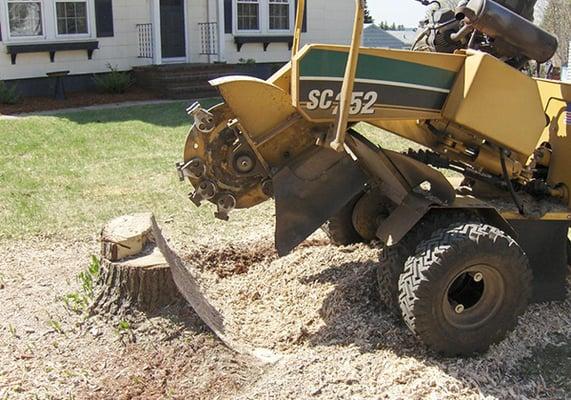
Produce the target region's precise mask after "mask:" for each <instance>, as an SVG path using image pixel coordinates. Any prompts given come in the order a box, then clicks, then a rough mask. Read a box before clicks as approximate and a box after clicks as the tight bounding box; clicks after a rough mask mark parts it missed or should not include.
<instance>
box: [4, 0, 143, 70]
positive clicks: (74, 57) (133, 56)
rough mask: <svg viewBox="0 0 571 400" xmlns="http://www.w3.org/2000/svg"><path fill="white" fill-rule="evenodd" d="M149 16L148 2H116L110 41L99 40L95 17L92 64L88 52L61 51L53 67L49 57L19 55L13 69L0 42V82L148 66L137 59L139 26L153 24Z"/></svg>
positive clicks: (44, 54) (45, 54) (32, 54)
mask: <svg viewBox="0 0 571 400" xmlns="http://www.w3.org/2000/svg"><path fill="white" fill-rule="evenodd" d="M0 3H1V2H0ZM149 14H150V6H149V0H114V1H113V23H114V37H109V38H96V33H95V23H94V21H95V19H94V18H93V17H92V18H91V22H92V28H91V30H92V39H97V40H99V50H95V52H94V53H93V59H92V60H88V59H87V52H86V51H83V50H81V51H62V52H57V53H56V55H55V62H53V63H52V62H50V56H49V53H47V52H43V53H27V54H18V57H17V59H16V64H15V65H12V64H11V59H10V55H9V54H6V43H5V42H0V80H10V79H23V78H33V77H44V76H45V74H46V73H47V72H50V71H61V70H69V71H70V73H71V74H72V75H76V74H86V73H97V72H106V71H108V68H107V64H111V65H113V66H114V67H118V68H119V69H120V70H129V69H131V68H132V67H133V66H136V65H143V64H148V63H150V60H146V59H141V58H138V38H137V28H136V25H137V24H142V23H148V22H150V20H151V19H150V15H149ZM5 21H6V18H3V19H2V22H4V23H3V24H2V29H3V35H2V38H3V39H5V38H6V37H7V35H6V34H5V33H6V29H7V26H6V23H5ZM89 40H91V39H89Z"/></svg>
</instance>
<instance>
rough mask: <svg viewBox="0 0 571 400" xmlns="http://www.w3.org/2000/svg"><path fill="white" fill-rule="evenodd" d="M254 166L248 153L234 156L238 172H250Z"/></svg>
mask: <svg viewBox="0 0 571 400" xmlns="http://www.w3.org/2000/svg"><path fill="white" fill-rule="evenodd" d="M254 167H255V161H254V159H253V158H252V157H250V156H249V155H248V154H243V155H241V156H238V157H237V158H236V169H237V170H238V172H240V173H243V174H247V173H249V172H252V170H253V169H254Z"/></svg>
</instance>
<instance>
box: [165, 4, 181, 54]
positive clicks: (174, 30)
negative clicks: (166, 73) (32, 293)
mask: <svg viewBox="0 0 571 400" xmlns="http://www.w3.org/2000/svg"><path fill="white" fill-rule="evenodd" d="M160 2H161V49H162V58H163V60H165V59H166V60H167V61H168V60H169V59H184V58H186V38H185V31H186V29H185V21H184V3H185V0H160Z"/></svg>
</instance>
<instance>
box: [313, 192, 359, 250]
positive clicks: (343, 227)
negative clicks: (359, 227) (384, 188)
mask: <svg viewBox="0 0 571 400" xmlns="http://www.w3.org/2000/svg"><path fill="white" fill-rule="evenodd" d="M360 198H361V195H359V196H357V197H355V198H354V199H353V200H351V201H350V202H349V203H347V204H346V205H345V206H343V208H342V209H341V210H339V212H338V213H337V214H335V215H334V216H332V217H331V218H329V221H327V222H326V223H325V224H323V226H322V227H321V229H322V230H323V232H325V234H326V235H327V237H328V238H329V240H330V241H331V243H332V244H333V245H335V246H348V245H351V244H355V243H364V239H363V238H362V237H361V235H359V233H358V232H357V231H356V230H355V228H354V227H353V209H354V208H355V204H357V201H359V199H360Z"/></svg>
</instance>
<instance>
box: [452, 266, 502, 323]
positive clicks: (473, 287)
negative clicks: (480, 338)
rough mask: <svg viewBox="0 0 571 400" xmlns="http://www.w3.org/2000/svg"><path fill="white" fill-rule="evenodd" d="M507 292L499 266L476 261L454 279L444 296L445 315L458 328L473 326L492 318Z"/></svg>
mask: <svg viewBox="0 0 571 400" xmlns="http://www.w3.org/2000/svg"><path fill="white" fill-rule="evenodd" d="M504 296H505V284H504V282H503V280H502V277H501V275H500V274H499V273H498V272H497V269H495V268H492V267H491V266H488V265H483V264H482V265H474V266H471V267H468V268H466V269H465V270H464V271H462V272H461V273H459V274H457V275H456V276H454V277H453V279H451V281H450V283H449V285H448V289H447V290H446V293H445V295H444V298H443V311H444V316H445V318H446V320H447V321H448V322H449V323H450V324H451V325H453V326H455V327H457V328H461V329H473V328H476V327H478V326H481V325H483V324H485V323H486V322H487V321H488V320H489V319H491V318H493V316H494V315H495V314H496V313H497V311H498V309H499V307H500V305H501V303H502V301H503V298H504Z"/></svg>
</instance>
